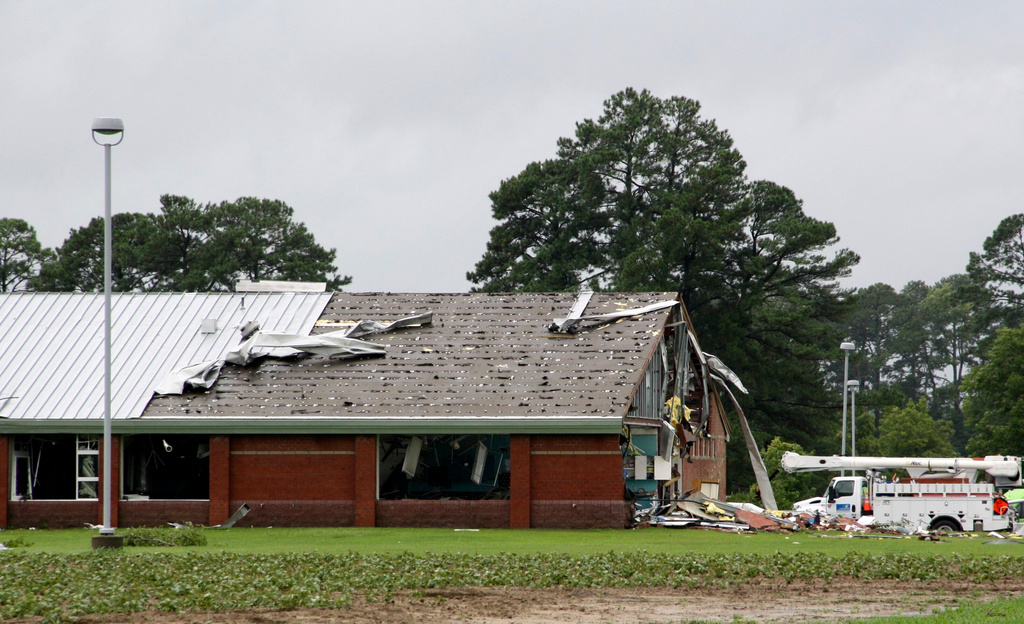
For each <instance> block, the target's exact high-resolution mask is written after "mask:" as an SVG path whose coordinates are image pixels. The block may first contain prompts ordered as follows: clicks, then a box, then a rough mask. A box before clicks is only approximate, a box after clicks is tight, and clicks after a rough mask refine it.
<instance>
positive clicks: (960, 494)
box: [782, 452, 1021, 531]
mask: <svg viewBox="0 0 1024 624" xmlns="http://www.w3.org/2000/svg"><path fill="white" fill-rule="evenodd" d="M782 467H783V468H784V469H785V470H786V472H813V471H820V470H833V471H847V470H849V471H852V476H845V475H844V476H839V477H835V478H833V479H832V482H831V483H830V484H829V486H828V490H826V492H825V496H824V498H825V503H826V505H827V513H828V514H829V515H839V516H844V517H847V518H852V519H854V520H856V519H859V518H861V517H862V516H874V517H875V523H876V524H880V525H882V524H900V525H907V526H911V527H914V528H926V529H930V530H933V531H934V530H938V529H946V530H949V531H1002V530H1004V529H1009V528H1010V527H1011V526H1012V523H1013V518H1012V517H1011V516H1012V514H1011V513H1010V512H1009V509H1008V505H1007V503H1006V500H1005V499H1004V498H1003V497H1002V495H1001V492H1004V491H1006V490H1009V489H1013V488H1017V487H1020V485H1021V460H1020V458H1019V457H1004V456H988V457H985V458H982V459H970V458H963V457H953V458H935V457H921V458H916V457H839V456H831V457H824V456H811V455H798V454H797V453H792V452H789V453H786V454H784V455H783V456H782ZM900 469H902V470H906V471H907V474H909V475H910V479H908V480H904V481H902V482H901V481H900V479H899V478H897V477H896V476H895V474H894V473H895V471H896V470H900ZM858 470H863V471H864V476H858V475H857V474H856V471H858ZM889 471H892V472H891V473H890V476H889V478H888V479H887V478H886V472H889Z"/></svg>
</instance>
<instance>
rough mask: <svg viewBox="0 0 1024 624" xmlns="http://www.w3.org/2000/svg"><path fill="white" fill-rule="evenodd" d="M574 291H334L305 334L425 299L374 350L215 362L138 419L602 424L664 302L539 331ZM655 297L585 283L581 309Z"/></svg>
mask: <svg viewBox="0 0 1024 624" xmlns="http://www.w3.org/2000/svg"><path fill="white" fill-rule="evenodd" d="M575 299H576V295H575V294H574V293H517V294H484V293H465V294H382V293H366V294H363V293H360V294H353V293H335V294H334V295H333V296H332V298H331V301H330V303H329V304H328V305H327V307H326V309H325V310H324V312H323V315H322V316H321V318H320V320H319V321H318V322H317V323H316V326H315V327H314V329H313V333H314V334H323V333H328V332H333V331H337V330H339V329H341V328H346V327H350V326H352V325H353V324H355V323H359V322H361V321H376V322H379V323H390V322H394V321H397V320H399V319H402V318H404V317H407V316H409V315H410V314H415V313H425V312H432V313H433V321H432V324H430V325H425V326H416V327H408V328H403V329H398V330H397V331H393V332H391V333H387V334H380V335H375V336H370V337H367V338H365V339H366V340H369V341H371V342H373V343H375V344H378V345H381V346H382V347H383V348H384V351H385V354H384V355H383V357H367V358H364V359H355V360H351V359H349V360H335V359H331V358H328V357H322V356H316V355H313V356H310V357H306V358H302V359H292V360H274V359H266V360H262V361H260V362H259V363H258V364H256V365H255V366H250V367H238V366H230V365H229V366H225V367H224V368H223V370H222V371H221V374H220V378H219V380H218V381H217V383H216V384H215V385H214V386H213V387H212V388H211V389H209V390H205V391H198V392H194V393H187V394H185V395H182V396H157V397H154V398H153V400H152V402H151V403H150V405H149V407H148V408H147V409H146V411H145V413H144V414H143V417H142V418H141V419H140V421H148V422H149V423H150V425H151V426H152V425H155V424H156V422H159V421H166V420H173V421H178V422H185V421H190V422H192V423H197V422H202V421H207V422H217V423H218V424H219V425H227V424H230V423H232V422H235V423H238V427H241V428H244V427H245V425H243V424H242V423H248V424H249V425H251V424H252V423H256V422H263V423H266V422H267V421H274V422H275V423H279V424H277V425H274V426H277V427H282V424H280V423H291V424H293V425H294V426H298V425H299V424H300V423H301V424H302V427H303V430H304V431H305V430H326V429H323V427H326V426H331V427H337V426H339V424H341V423H345V422H349V423H351V422H360V421H361V422H362V423H364V424H363V425H362V426H363V427H364V428H365V427H366V426H367V425H369V423H370V422H371V421H372V422H373V427H374V429H375V430H377V431H381V430H385V429H387V428H388V426H392V427H394V428H396V429H403V430H409V428H410V426H411V427H416V426H417V425H416V423H426V422H430V423H435V424H436V425H437V426H438V427H448V428H452V427H466V426H467V423H468V422H470V421H474V422H477V423H479V422H480V421H503V422H505V423H524V422H529V423H533V424H535V425H540V424H541V423H542V422H545V421H562V425H561V426H564V423H565V422H566V421H567V420H571V421H573V422H576V423H581V426H583V424H585V423H588V422H592V421H600V422H601V423H602V424H601V430H616V429H615V427H619V426H621V419H622V417H623V416H624V415H625V414H626V412H627V411H628V409H629V406H630V403H631V401H632V396H633V393H634V392H635V390H636V388H637V387H638V385H639V384H640V382H641V380H642V378H643V373H644V370H645V368H646V366H647V365H648V362H649V361H650V360H651V358H652V357H654V355H655V354H656V353H657V347H658V344H659V342H660V340H661V336H662V334H663V332H664V329H665V324H666V320H667V319H668V317H669V315H670V314H671V313H672V308H671V307H660V308H657V309H653V310H651V311H649V312H647V313H644V314H641V315H638V316H630V317H625V318H612V319H609V320H608V322H606V323H604V324H600V325H596V326H586V327H581V328H580V329H579V333H576V334H556V333H552V332H551V331H549V329H548V326H549V325H551V324H552V322H553V321H554V320H555V319H559V318H563V317H565V315H566V314H567V312H568V311H569V310H570V308H571V306H572V305H573V302H574V301H575ZM666 300H670V301H675V300H676V296H675V295H674V294H672V293H595V294H594V295H593V298H592V299H591V301H590V303H589V305H588V307H587V316H594V315H602V314H612V313H615V312H620V311H622V310H629V309H636V308H643V307H646V306H650V305H651V304H655V303H659V302H664V301H666ZM314 423H320V425H319V426H315V425H314ZM389 423H390V425H389ZM616 423H618V424H616ZM287 426H288V425H287V424H284V425H283V427H287ZM349 429H351V427H350V428H349ZM282 430H284V429H282ZM293 430H294V429H293ZM334 430H337V429H334Z"/></svg>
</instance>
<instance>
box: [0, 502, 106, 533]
mask: <svg viewBox="0 0 1024 624" xmlns="http://www.w3.org/2000/svg"><path fill="white" fill-rule="evenodd" d="M111 512H113V510H111ZM101 513H103V512H102V510H100V504H99V502H97V501H94V500H90V501H72V500H67V501H38V500H33V501H9V502H8V503H7V526H9V527H11V528H12V529H25V528H28V527H36V528H40V529H41V528H49V529H77V528H81V527H83V526H85V525H86V523H88V524H97V522H96V517H97V514H101Z"/></svg>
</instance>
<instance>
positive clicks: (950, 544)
mask: <svg viewBox="0 0 1024 624" xmlns="http://www.w3.org/2000/svg"><path fill="white" fill-rule="evenodd" d="M204 533H205V535H206V538H207V541H208V543H207V545H206V546H195V547H188V548H130V549H127V551H128V552H160V551H166V552H183V551H191V552H225V551H226V552H236V553H265V554H270V553H303V552H317V553H328V554H332V553H333V554H339V553H349V552H353V553H359V554H396V553H406V552H408V553H413V554H423V553H467V554H475V555H495V554H502V553H514V554H534V553H563V554H568V555H588V554H598V553H607V552H617V553H630V552H640V551H647V552H650V553H664V554H670V555H680V554H687V553H702V554H729V553H750V554H761V555H771V554H774V553H803V552H807V553H821V554H825V555H829V556H833V557H841V556H843V555H844V554H846V553H851V552H855V553H861V554H895V553H908V554H915V555H951V554H959V555H1011V556H1024V540H1020V539H1008V540H1007V543H1006V544H1005V545H1003V544H1001V545H990V544H985V542H987V541H990V540H992V539H993V538H991V537H990V536H988V535H986V534H983V533H982V534H976V535H975V536H974V537H949V538H942V541H939V542H928V541H921V540H919V539H917V538H904V539H891V538H877V537H848V534H844V533H819V532H813V531H805V532H802V533H793V534H789V535H781V534H772V533H756V534H752V535H742V534H741V535H736V534H732V533H720V532H718V531H704V530H695V529H640V530H635V531H626V530H612V529H600V530H591V531H563V530H538V529H531V530H500V529H496V530H489V529H483V530H479V531H465V530H462V531H460V530H453V529H383V528H371V529H361V528H327V529H315V528H307V529H297V528H270V529H266V528H233V529H226V530H220V529H207V530H205V531H204ZM95 534H96V531H95V530H92V529H67V530H36V531H29V530H7V531H3V532H0V542H11V541H13V542H14V543H19V542H22V543H26V544H27V546H26V547H25V548H24V549H23V550H25V551H27V552H48V553H78V552H85V551H88V550H90V549H91V542H90V540H91V538H92V536H93V535H95ZM19 550H22V549H21V548H19Z"/></svg>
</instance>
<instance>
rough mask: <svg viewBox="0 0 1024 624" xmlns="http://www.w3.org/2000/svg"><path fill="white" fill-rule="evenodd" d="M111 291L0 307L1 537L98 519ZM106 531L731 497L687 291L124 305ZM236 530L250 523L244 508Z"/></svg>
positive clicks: (620, 512) (587, 515)
mask: <svg viewBox="0 0 1024 624" xmlns="http://www.w3.org/2000/svg"><path fill="white" fill-rule="evenodd" d="M102 304H103V299H102V295H95V294H83V293H8V294H4V295H0V352H2V353H3V354H4V357H3V358H2V359H3V361H2V362H0V466H5V467H6V468H7V471H8V475H9V478H8V479H6V480H3V481H2V482H0V483H2V485H0V525H3V526H9V527H27V526H49V527H54V528H56V527H74V526H82V525H83V524H86V523H96V522H98V521H99V519H100V516H101V513H102V510H101V505H100V504H99V498H100V497H101V496H102V492H103V487H102V486H103V479H105V478H106V477H105V475H104V474H102V469H101V467H102V462H101V461H100V458H101V454H102V452H103V449H102V435H101V433H102V427H103V415H104V401H103V372H102V371H103V364H102V353H103V345H102V334H103V332H102V316H103V315H102ZM112 352H113V358H112V379H113V381H112V409H111V414H112V430H113V438H112V447H111V451H112V470H111V473H112V475H114V478H115V479H116V481H115V482H114V483H113V484H112V486H113V491H114V493H115V495H116V497H117V501H116V504H114V505H112V524H113V525H114V526H135V525H156V524H162V523H165V522H170V521H173V522H186V521H188V522H193V523H196V524H204V525H217V524H221V523H223V522H224V521H226V520H227V519H228V518H229V517H231V516H232V514H233V513H234V512H235V511H236V510H238V509H247V510H248V513H247V515H245V516H244V517H242V518H241V519H240V520H238V525H239V526H244V525H254V526H270V525H273V526H451V527H480V528H501V527H512V528H528V527H565V528H587V527H623V526H627V525H628V524H629V523H630V521H631V520H632V518H633V517H634V515H635V514H636V513H637V511H638V510H643V509H646V508H652V507H654V506H656V505H658V504H659V503H661V502H664V501H669V500H674V499H678V498H680V497H682V496H683V495H684V494H685V493H687V492H700V493H702V494H703V495H705V496H707V497H710V498H718V497H720V496H722V495H724V493H725V486H726V482H725V444H726V442H727V440H728V438H729V430H728V425H727V422H726V419H725V417H724V413H723V406H722V404H721V399H720V397H719V394H718V392H717V391H716V387H715V384H716V383H721V377H722V376H723V375H725V374H726V373H727V372H728V369H725V368H724V366H723V365H721V363H720V362H718V361H717V359H716V358H714V357H713V356H709V355H707V354H705V353H704V352H703V351H701V348H700V346H699V344H698V342H697V336H695V335H694V333H693V331H692V329H691V324H690V320H689V318H688V317H687V314H686V311H685V309H683V306H682V304H681V303H680V302H679V300H678V298H677V297H676V295H674V294H672V293H580V294H575V293H517V294H483V293H469V294H382V293H372V294H358V293H324V292H247V293H242V292H238V293H211V294H195V293H185V294H182V293H145V294H139V293H135V294H115V295H114V297H113V351H112ZM236 517H238V516H236Z"/></svg>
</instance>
